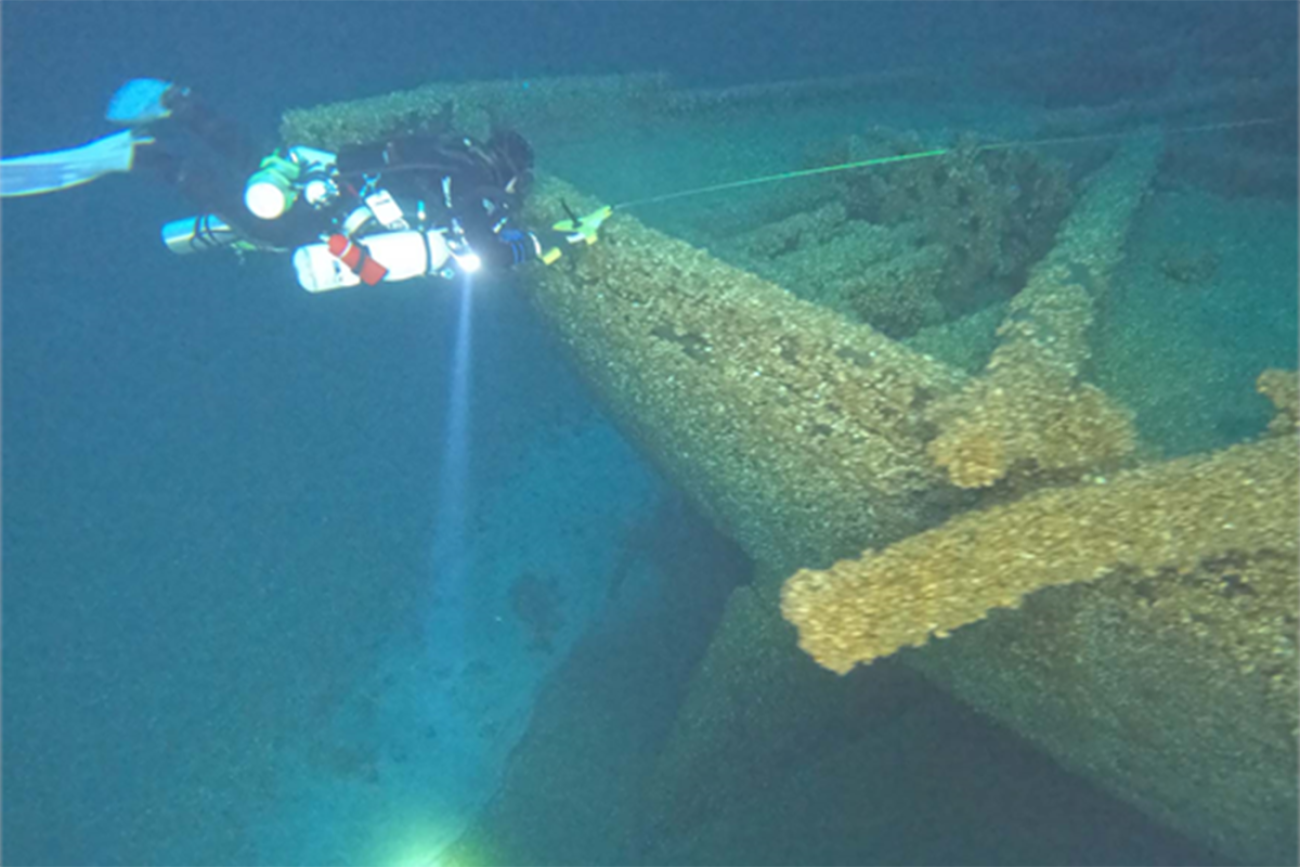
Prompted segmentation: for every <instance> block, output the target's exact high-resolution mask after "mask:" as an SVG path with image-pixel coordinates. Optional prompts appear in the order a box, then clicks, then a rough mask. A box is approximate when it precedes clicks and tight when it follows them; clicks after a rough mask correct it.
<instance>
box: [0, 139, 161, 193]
mask: <svg viewBox="0 0 1300 867" xmlns="http://www.w3.org/2000/svg"><path fill="white" fill-rule="evenodd" d="M152 141H153V139H152V138H149V137H148V136H141V135H139V134H137V133H136V132H134V131H133V130H129V129H128V130H124V131H122V132H119V133H114V134H113V135H110V136H105V137H104V138H101V139H97V140H96V141H93V142H91V143H90V144H86V145H82V146H81V147H78V148H69V149H68V150H62V151H52V152H50V153H45V154H32V155H30V156H25V157H11V158H6V159H0V197H3V198H10V197H12V196H35V195H38V194H40V193H52V192H54V191H56V190H66V189H67V188H69V187H75V186H77V185H79V184H85V183H89V182H90V181H93V180H95V179H96V178H99V177H103V176H104V175H108V174H112V173H114V172H129V171H131V165H132V163H133V162H134V161H135V146H136V145H138V144H149V143H150V142H152Z"/></svg>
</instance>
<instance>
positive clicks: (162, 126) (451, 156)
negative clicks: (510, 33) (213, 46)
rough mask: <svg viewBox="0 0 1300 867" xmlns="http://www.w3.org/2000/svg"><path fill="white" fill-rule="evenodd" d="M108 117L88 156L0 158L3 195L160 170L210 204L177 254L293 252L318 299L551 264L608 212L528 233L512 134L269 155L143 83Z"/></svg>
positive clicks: (184, 230)
mask: <svg viewBox="0 0 1300 867" xmlns="http://www.w3.org/2000/svg"><path fill="white" fill-rule="evenodd" d="M106 119H107V120H109V121H111V122H114V123H117V124H121V125H123V126H126V127H127V129H126V130H124V131H123V132H120V133H116V134H114V135H110V136H106V137H105V138H102V139H99V140H97V141H94V142H91V143H90V144H87V145H84V146H82V147H79V148H72V149H69V150H63V151H55V152H53V153H45V154H34V155H31V156H24V157H16V158H6V159H3V160H0V195H2V196H4V197H11V196H26V195H36V194H40V193H46V192H52V191H55V190H62V189H67V188H69V187H73V186H78V185H80V184H84V183H87V182H89V181H92V180H95V179H96V178H99V177H102V176H104V175H106V174H111V173H115V172H132V171H147V172H153V173H155V174H156V175H158V176H159V177H161V178H162V179H163V180H164V181H166V182H167V183H170V184H172V185H174V186H175V187H176V188H177V189H179V190H180V192H181V193H182V194H184V195H185V196H186V197H187V198H189V199H190V200H191V201H193V202H194V203H195V205H196V206H197V207H198V208H200V209H202V210H201V212H200V213H199V214H198V215H196V216H193V217H188V218H185V219H183V220H176V221H173V222H171V223H168V224H167V225H165V226H164V227H163V230H162V238H163V242H164V243H165V244H166V245H167V247H168V248H169V249H171V250H172V251H173V252H174V253H178V254H188V253H195V252H202V251H207V250H212V249H218V248H222V247H230V248H233V249H236V250H241V251H242V250H261V251H269V252H277V253H288V252H291V253H292V260H293V265H294V268H295V270H296V272H297V275H298V282H299V284H300V285H301V286H302V287H303V288H304V289H306V290H308V291H309V292H323V291H327V290H331V289H338V288H343V287H347V286H356V285H360V284H363V283H364V284H367V285H375V284H377V283H379V282H381V281H387V282H394V281H399V280H408V279H412V278H417V277H437V278H442V279H448V280H450V279H455V278H456V277H458V276H460V275H469V274H474V273H476V272H479V271H480V270H485V271H486V272H488V273H493V272H498V271H500V270H503V269H507V268H510V267H513V266H515V265H519V264H522V263H524V262H529V261H533V260H540V261H542V262H543V263H545V264H548V265H549V264H551V263H552V262H554V261H555V260H556V259H558V258H560V256H561V255H562V253H563V250H564V249H565V248H566V247H568V246H569V245H574V244H593V243H595V241H596V239H597V232H598V230H599V229H600V226H601V224H602V223H603V222H604V220H605V219H606V218H607V217H608V216H609V213H610V209H609V208H602V209H600V210H599V211H596V212H595V213H593V214H590V215H588V216H586V217H582V218H578V217H577V216H576V215H574V214H573V213H572V212H570V213H569V214H568V217H569V219H567V220H564V221H561V222H559V223H556V224H555V226H553V227H552V228H551V229H549V230H532V229H527V228H525V227H523V226H521V225H519V224H518V222H517V217H516V215H517V213H518V211H519V209H520V207H521V205H522V202H523V199H524V197H525V196H526V195H527V192H528V188H529V185H530V183H531V181H532V167H533V151H532V148H531V147H530V146H529V144H528V142H527V141H526V140H525V139H524V138H523V137H522V136H520V135H519V134H518V133H516V132H513V131H509V130H499V131H496V132H494V133H493V134H492V135H491V137H490V138H489V139H488V140H487V141H486V142H479V141H476V140H474V139H473V138H470V137H468V136H464V135H461V134H459V133H455V132H450V131H449V132H443V133H438V134H427V135H407V136H400V137H394V138H390V139H387V140H385V141H382V142H376V143H371V144H363V145H355V146H347V147H344V148H341V149H340V150H339V151H338V153H330V152H327V151H323V150H318V149H316V148H310V147H305V146H301V145H296V146H291V147H283V148H277V149H276V150H274V151H272V152H271V153H269V154H266V153H265V151H263V150H260V149H258V148H256V147H255V146H254V145H253V144H252V143H251V142H249V140H248V139H247V138H246V137H245V136H244V134H243V131H242V130H241V129H239V128H238V127H237V126H236V125H234V124H232V123H230V122H229V121H228V120H227V119H225V118H223V117H221V116H219V115H217V114H216V113H215V112H213V111H212V110H211V109H210V108H209V107H208V106H207V105H206V104H205V103H204V102H203V100H201V99H200V98H199V97H198V96H197V95H195V94H194V93H193V92H191V90H190V89H189V88H186V87H181V86H180V85H176V84H172V83H171V82H167V81H160V80H157V79H144V78H142V79H135V80H133V81H130V82H128V83H127V84H126V85H124V86H123V87H122V88H120V89H119V90H118V91H117V93H116V94H115V95H114V96H113V99H112V101H111V102H110V104H109V107H108V111H107V113H106ZM566 210H567V207H566Z"/></svg>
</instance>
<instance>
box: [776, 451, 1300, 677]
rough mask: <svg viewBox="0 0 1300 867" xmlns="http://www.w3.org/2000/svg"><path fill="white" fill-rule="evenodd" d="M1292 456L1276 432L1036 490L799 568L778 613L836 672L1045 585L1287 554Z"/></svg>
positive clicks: (1290, 552) (1292, 531) (1291, 528)
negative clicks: (851, 556) (818, 567)
mask: <svg viewBox="0 0 1300 867" xmlns="http://www.w3.org/2000/svg"><path fill="white" fill-rule="evenodd" d="M1298 465H1300V461H1298V460H1297V452H1296V439H1295V438H1294V437H1290V436H1281V437H1274V438H1271V439H1267V440H1265V441H1263V442H1260V443H1254V444H1247V445H1238V446H1234V447H1232V448H1229V449H1226V450H1224V451H1222V452H1217V453H1215V454H1212V455H1209V456H1196V457H1190V458H1183V459H1180V460H1176V461H1170V462H1167V463H1162V464H1155V465H1149V466H1146V467H1143V468H1141V469H1137V470H1132V471H1129V472H1125V473H1121V474H1119V475H1117V476H1116V477H1114V478H1112V479H1109V480H1106V481H1105V482H1104V483H1100V482H1101V480H1098V482H1099V483H1095V484H1084V485H1078V486H1075V487H1070V488H1063V489H1053V490H1046V491H1040V492H1038V493H1036V494H1032V495H1030V496H1027V497H1025V498H1024V499H1022V500H1019V501H1017V502H1014V503H1010V504H1007V505H1002V506H996V507H993V508H989V509H984V510H981V511H976V512H969V513H966V514H963V515H960V516H959V517H957V518H954V519H952V520H950V521H948V522H947V523H946V524H944V525H942V526H940V527H938V528H936V529H934V530H930V531H927V532H924V533H920V534H918V535H915V536H912V537H909V538H907V539H904V540H903V541H901V542H898V543H897V544H894V545H891V546H889V547H887V548H885V549H884V550H881V551H875V552H871V551H869V552H867V554H866V555H865V556H863V557H862V559H860V560H842V561H840V562H838V563H836V564H835V565H834V566H832V567H831V568H830V569H827V570H825V571H812V570H801V571H800V572H798V573H797V574H796V575H795V576H794V577H793V578H791V579H790V580H789V581H787V582H786V584H785V587H784V590H783V593H782V603H781V604H782V612H783V614H784V615H785V617H786V619H787V620H789V621H790V622H791V623H793V624H795V626H797V627H798V629H799V645H800V647H802V648H803V649H804V650H805V651H807V652H808V653H809V654H811V655H812V656H813V658H814V659H816V660H817V662H819V663H820V664H821V665H823V666H825V667H826V668H829V669H831V670H833V671H837V672H840V673H841V674H842V673H846V672H848V671H849V670H850V669H852V668H853V666H854V665H856V664H858V663H860V662H870V661H871V660H873V659H876V658H878V657H881V656H885V655H888V654H891V653H893V652H894V651H896V650H898V649H900V648H903V647H908V646H919V645H922V644H924V643H926V642H927V641H928V640H929V638H930V637H931V636H932V635H933V636H938V637H944V636H946V635H947V634H948V633H949V632H951V631H952V630H954V629H957V628H959V627H961V626H964V625H966V624H968V623H972V622H975V621H977V620H981V619H983V618H984V617H985V615H986V614H987V613H988V611H989V610H990V609H993V608H999V607H1013V606H1016V605H1018V604H1019V603H1020V600H1021V599H1022V598H1023V597H1024V596H1025V594H1027V593H1031V592H1033V591H1034V590H1037V589H1039V588H1041V587H1047V586H1050V585H1054V584H1067V583H1072V582H1075V581H1087V580H1091V579H1095V578H1101V577H1104V576H1106V575H1110V574H1114V573H1117V572H1125V573H1131V574H1134V575H1142V576H1150V575H1154V574H1157V573H1160V572H1163V571H1166V570H1176V571H1180V572H1186V571H1190V570H1193V569H1195V568H1197V566H1198V565H1199V564H1200V563H1201V562H1202V561H1203V560H1205V559H1206V558H1211V557H1221V556H1227V555H1240V556H1244V557H1247V558H1250V557H1253V556H1257V555H1261V554H1266V553H1268V554H1279V553H1280V554H1283V555H1286V556H1294V552H1295V550H1296V545H1297V539H1296V522H1297V519H1298V518H1300V514H1298V512H1300V510H1298V509H1297V497H1296V485H1297V480H1298V479H1297V467H1298Z"/></svg>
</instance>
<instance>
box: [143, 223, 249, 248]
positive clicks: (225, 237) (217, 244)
mask: <svg viewBox="0 0 1300 867" xmlns="http://www.w3.org/2000/svg"><path fill="white" fill-rule="evenodd" d="M242 240H243V236H242V235H240V234H239V232H237V231H236V230H235V229H234V228H233V227H232V226H230V225H228V224H227V223H226V221H225V220H223V219H221V218H220V217H218V216H217V215H216V214H200V215H199V216H196V217H186V218H185V219H183V220H172V221H171V222H170V223H168V224H167V225H165V226H163V227H162V241H163V243H164V244H166V245H167V249H168V250H171V251H172V252H173V253H175V254H177V255H179V256H184V255H186V254H189V253H206V252H207V251H208V250H218V249H220V248H222V247H229V246H230V245H232V244H237V243H239V242H240V241H242Z"/></svg>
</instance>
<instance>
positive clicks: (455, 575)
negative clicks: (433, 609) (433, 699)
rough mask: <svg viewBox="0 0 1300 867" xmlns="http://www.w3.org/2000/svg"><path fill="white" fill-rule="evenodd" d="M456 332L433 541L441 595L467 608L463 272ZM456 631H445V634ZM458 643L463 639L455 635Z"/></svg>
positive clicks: (467, 291) (467, 301)
mask: <svg viewBox="0 0 1300 867" xmlns="http://www.w3.org/2000/svg"><path fill="white" fill-rule="evenodd" d="M457 283H458V285H459V293H458V294H459V295H460V297H459V298H458V299H457V304H458V309H457V312H456V333H455V337H454V339H453V341H452V348H451V370H450V371H449V373H450V385H451V388H450V393H449V396H448V402H447V416H446V421H445V423H444V427H443V451H442V466H441V470H440V472H439V473H438V498H437V504H436V511H435V516H436V520H437V526H436V528H435V530H434V540H433V564H432V565H433V578H434V583H435V586H436V587H437V589H438V595H439V596H440V597H442V598H444V599H445V600H446V601H447V602H449V603H450V605H449V606H448V608H447V610H449V611H454V610H463V601H462V600H460V599H459V598H457V597H459V595H460V593H461V591H462V589H463V588H464V586H465V579H466V577H467V576H466V572H467V571H468V568H469V567H468V556H469V538H468V527H469V520H468V510H469V502H468V480H469V428H470V403H469V389H470V359H471V355H470V348H471V347H470V342H471V337H472V333H473V329H472V325H473V322H472V318H471V313H472V304H473V285H472V278H470V277H469V276H465V277H464V278H462V279H461V280H459V281H457ZM441 626H442V628H444V629H445V628H446V627H448V626H451V627H452V628H454V629H462V628H463V626H464V624H463V621H462V619H461V618H458V617H455V616H453V617H451V618H450V621H449V622H447V623H443V624H442V625H441ZM450 637H452V636H447V635H445V634H444V635H443V638H450ZM455 644H456V645H459V644H460V642H459V641H458V640H457V641H456V642H455Z"/></svg>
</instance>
